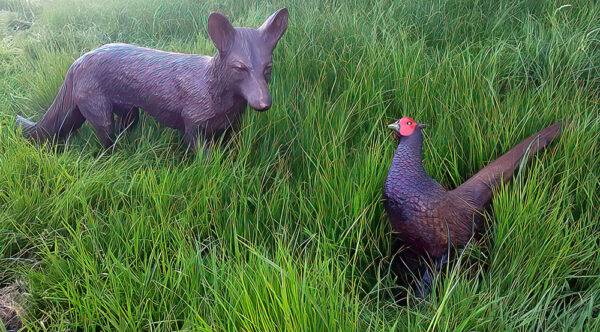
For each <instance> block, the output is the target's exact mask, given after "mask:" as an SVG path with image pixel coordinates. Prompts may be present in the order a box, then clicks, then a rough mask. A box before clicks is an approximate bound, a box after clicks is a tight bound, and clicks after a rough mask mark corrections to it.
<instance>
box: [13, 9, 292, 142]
mask: <svg viewBox="0 0 600 332" xmlns="http://www.w3.org/2000/svg"><path fill="white" fill-rule="evenodd" d="M287 22H288V12H287V10H286V9H285V8H283V9H280V10H279V11H277V12H275V13H274V14H273V15H271V16H270V17H269V18H268V19H267V20H266V22H265V23H264V24H263V25H262V26H261V27H260V28H258V29H251V28H234V27H233V26H232V25H231V23H230V22H229V20H228V19H227V18H226V17H225V16H223V15H222V14H219V13H212V14H211V16H210V17H209V21H208V33H209V36H210V37H211V39H212V41H213V43H214V44H215V46H216V47H217V53H216V54H215V55H214V56H213V57H209V56H202V55H195V54H181V53H172V52H164V51H159V50H154V49H149V48H144V47H138V46H133V45H127V44H108V45H104V46H102V47H100V48H98V49H95V50H93V51H91V52H89V53H86V54H84V55H83V56H81V57H80V58H79V59H77V60H76V61H75V62H74V63H73V64H72V65H71V67H70V68H69V70H68V72H67V75H66V78H65V80H64V82H63V84H62V86H61V87H60V90H59V92H58V95H57V96H56V98H55V100H54V102H53V103H52V105H51V106H50V108H49V109H48V111H47V112H46V114H44V116H43V117H42V119H41V120H40V121H39V122H37V123H34V122H31V121H29V120H26V119H24V118H22V117H19V116H17V125H20V126H21V127H22V129H23V135H24V136H25V137H26V138H29V139H32V140H37V141H44V140H54V139H59V138H62V137H64V136H66V135H68V134H69V133H70V132H72V131H74V130H76V129H78V128H79V127H80V126H81V125H82V124H83V122H84V121H85V120H88V121H89V122H90V123H91V124H92V126H93V127H94V130H95V133H96V136H97V137H98V139H99V140H100V142H101V143H102V144H103V145H104V146H105V147H110V146H111V145H112V144H113V143H114V141H113V140H114V134H115V129H116V130H118V131H123V130H125V129H127V128H129V127H132V126H134V125H135V124H136V123H137V120H138V117H139V109H140V108H141V109H143V110H145V111H146V112H148V113H149V114H150V115H151V116H152V117H154V118H155V119H156V120H158V121H159V122H160V123H162V124H164V125H166V126H169V127H171V128H175V129H179V130H182V131H184V133H185V138H186V140H187V141H188V142H189V143H190V145H191V147H192V148H193V149H195V148H196V145H197V140H198V138H199V137H200V138H204V139H209V138H212V137H214V136H215V135H218V134H220V133H222V132H223V131H224V130H226V129H228V128H230V127H231V126H232V125H234V124H235V123H236V122H237V121H238V120H239V118H240V116H241V114H242V112H243V110H244V109H245V108H246V105H247V104H249V105H250V107H252V108H254V109H256V110H258V111H264V110H267V109H269V107H270V106H271V96H270V94H269V89H268V86H267V84H268V81H269V79H270V75H271V66H272V61H271V58H272V53H273V50H274V48H275V46H276V45H277V42H278V40H279V39H280V38H281V36H282V35H283V33H284V32H285V30H286V28H287ZM115 115H116V116H117V123H116V125H115V120H114V118H115V117H114V116H115ZM115 127H116V128H115Z"/></svg>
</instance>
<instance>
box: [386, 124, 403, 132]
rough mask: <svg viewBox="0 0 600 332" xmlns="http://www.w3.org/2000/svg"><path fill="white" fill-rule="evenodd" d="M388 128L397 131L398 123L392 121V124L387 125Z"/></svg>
mask: <svg viewBox="0 0 600 332" xmlns="http://www.w3.org/2000/svg"><path fill="white" fill-rule="evenodd" d="M388 128H390V129H391V130H394V131H398V130H400V126H399V125H398V123H396V122H394V123H392V124H390V125H388Z"/></svg>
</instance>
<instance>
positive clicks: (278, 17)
mask: <svg viewBox="0 0 600 332" xmlns="http://www.w3.org/2000/svg"><path fill="white" fill-rule="evenodd" d="M288 16H289V14H288V10H287V8H281V9H280V10H278V11H276V12H275V13H273V15H271V16H269V18H268V19H267V20H266V21H265V23H263V25H261V27H260V28H258V30H259V31H261V32H262V34H263V36H264V37H265V40H266V41H267V42H268V43H270V44H271V45H272V46H273V48H275V46H276V45H277V42H278V41H279V38H281V36H283V33H284V32H285V30H286V29H287V27H288Z"/></svg>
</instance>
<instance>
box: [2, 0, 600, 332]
mask: <svg viewBox="0 0 600 332" xmlns="http://www.w3.org/2000/svg"><path fill="white" fill-rule="evenodd" d="M283 6H286V7H288V9H289V11H290V26H289V29H288V31H287V32H286V34H285V35H284V37H283V39H282V40H281V42H280V43H279V44H278V46H277V49H276V51H275V55H274V73H273V78H272V83H271V92H272V95H273V101H274V103H273V107H272V109H271V110H269V111H268V112H266V113H257V112H254V111H252V110H248V111H247V112H246V114H245V116H244V118H243V121H242V124H241V128H240V130H239V131H238V132H237V133H236V134H234V135H233V137H232V138H231V139H230V140H226V141H222V142H221V143H220V144H216V145H214V146H212V147H211V148H210V149H206V150H204V151H201V153H200V154H198V155H192V154H190V153H189V152H187V151H186V149H185V148H186V147H185V144H184V143H182V135H181V134H180V133H178V132H176V131H173V130H171V129H167V128H165V127H163V126H161V125H159V124H157V123H156V122H154V120H152V119H151V118H149V117H143V118H142V121H141V123H140V125H139V127H138V128H136V129H135V130H133V131H131V132H129V133H127V134H126V135H124V136H123V137H121V138H120V139H119V141H118V142H117V147H116V149H115V151H114V152H112V153H105V152H104V151H103V150H102V149H101V148H100V144H99V143H98V142H97V140H96V139H95V137H94V135H93V131H92V130H91V128H90V127H89V126H88V125H85V126H84V127H83V128H82V129H81V130H80V131H79V132H78V133H77V134H76V135H74V136H72V137H70V138H69V139H68V140H67V141H66V142H65V143H63V144H58V145H54V146H52V145H44V146H39V145H32V144H30V143H28V142H26V141H25V140H23V138H22V137H21V136H20V135H18V134H16V133H15V128H14V126H13V121H14V118H15V115H17V114H20V115H26V116H29V117H32V118H34V119H37V118H39V117H40V115H41V114H42V113H43V112H44V111H45V109H46V108H47V107H48V106H49V105H50V103H51V102H52V100H53V98H54V96H55V94H56V92H57V90H58V87H59V86H60V84H61V82H62V80H63V78H64V75H65V73H66V70H67V69H68V67H69V65H70V64H71V63H72V62H73V61H74V59H76V58H77V57H79V56H80V55H81V54H83V53H84V52H86V51H88V50H90V49H93V48H95V47H97V46H100V45H101V44H104V43H108V42H114V41H119V42H128V43H135V44H139V45H144V46H149V47H155V48H161V49H165V50H173V51H179V52H194V53H201V54H212V53H213V52H214V47H213V46H212V44H211V42H210V40H209V38H208V36H207V34H206V28H205V27H206V21H207V18H208V14H209V13H210V12H211V11H221V12H223V13H225V14H227V15H228V16H229V17H230V18H231V20H232V22H233V23H234V25H237V26H253V27H257V26H259V25H260V24H261V23H262V22H263V21H264V19H265V18H266V17H268V15H270V14H271V13H272V12H273V11H274V10H276V9H278V8H280V7H283ZM0 10H6V11H9V12H12V13H14V14H12V15H16V16H17V17H18V18H19V19H22V20H25V21H31V22H33V25H32V28H31V29H30V30H28V31H16V32H14V31H12V32H11V31H8V32H7V33H6V35H3V39H2V40H1V41H0V78H1V79H0V169H1V170H2V172H0V284H8V283H10V282H12V281H13V280H15V279H22V280H25V281H26V282H27V287H28V292H29V293H30V295H29V296H28V303H27V308H28V311H27V313H26V315H25V316H24V317H23V318H24V320H25V322H26V323H27V325H28V328H30V329H32V330H43V329H49V330H76V329H77V330H78V329H81V330H96V329H113V330H253V331H254V330H255V331H273V330H292V331H296V330H315V331H338V330H372V331H380V330H397V331H404V330H453V331H458V330H462V331H472V330H485V331H493V330H561V329H562V330H564V329H566V330H597V329H600V324H599V322H600V320H599V319H598V315H599V313H600V298H599V296H600V281H599V280H600V279H599V278H598V275H599V273H600V255H599V254H598V252H599V251H600V250H599V249H600V248H599V246H600V226H599V225H598V222H599V220H598V217H597V211H598V208H600V199H599V196H598V192H599V191H600V161H599V160H600V143H599V140H600V120H599V119H598V115H599V106H598V101H599V100H598V98H599V97H600V73H599V66H600V5H598V4H597V3H596V2H593V1H572V2H564V1H483V0H481V1H478V0H469V1H434V0H428V1H418V0H404V1H386V0H371V1H349V0H348V1H342V0H339V1H333V0H331V1H316V0H308V1H301V2H300V1H283V2H282V1H259V0H246V1H242V0H227V1H203V2H199V1H188V0H175V1H166V0H131V1H127V2H122V1H116V0H107V1H102V2H90V1H81V0H42V1H17V0H6V1H0ZM401 116H411V117H413V118H414V119H415V120H417V121H420V122H424V123H426V124H427V125H428V127H427V130H426V133H427V134H426V144H425V149H424V164H425V168H426V169H427V171H428V172H429V173H430V174H431V175H432V176H433V177H434V178H436V179H437V180H439V181H440V182H441V183H442V184H443V185H445V186H447V187H449V188H450V187H454V186H456V185H458V184H460V183H461V182H462V181H464V180H465V179H467V178H468V177H469V176H470V175H472V174H473V173H474V172H476V171H477V170H479V169H480V168H481V167H483V166H484V165H486V163H488V162H489V161H491V160H493V159H494V158H496V157H498V156H499V155H501V154H502V153H504V152H505V151H507V150H508V149H509V148H510V147H512V146H513V145H514V144H516V143H518V142H519V141H520V140H521V139H523V138H525V137H527V136H528V135H530V134H532V133H534V132H536V131H538V130H540V129H542V128H543V127H545V126H547V125H549V124H551V123H554V122H556V121H564V123H565V125H566V128H565V131H564V134H563V136H562V137H561V138H560V139H559V140H558V141H557V142H556V143H555V144H553V145H551V146H550V147H549V148H548V149H547V150H546V151H544V152H543V153H541V154H540V155H539V157H536V158H535V159H534V160H533V161H532V162H530V163H529V164H527V165H524V167H523V169H522V170H521V171H520V172H519V173H518V175H517V176H516V178H515V179H514V181H512V182H511V183H509V184H507V185H506V186H504V187H502V188H501V189H500V190H499V192H498V194H497V196H496V198H495V199H494V202H493V207H492V211H491V212H492V213H491V214H490V218H489V220H488V222H487V227H486V233H485V236H484V239H483V241H482V242H481V243H477V244H473V245H470V246H469V247H468V248H467V249H466V250H465V251H464V252H463V253H462V254H461V255H459V257H458V258H457V259H456V260H454V261H453V262H452V264H450V265H449V266H448V267H447V270H446V271H445V273H444V274H443V276H442V277H441V278H438V279H437V280H436V283H435V289H434V291H433V294H432V296H431V297H430V298H428V299H427V300H425V301H420V300H417V299H416V298H414V296H413V295H412V294H410V292H408V295H407V290H406V289H404V288H403V287H402V286H401V285H398V284H397V283H396V280H395V276H394V274H392V273H390V260H391V257H392V256H393V255H394V254H395V253H394V252H393V251H392V246H391V241H392V238H391V230H390V227H389V226H388V224H387V217H386V216H385V214H384V212H383V208H382V204H381V201H380V200H381V196H380V190H381V186H382V184H383V181H384V179H385V176H386V174H387V169H388V167H389V163H390V160H391V157H392V154H393V150H394V148H395V146H394V142H393V141H392V140H391V138H390V136H389V133H388V132H387V129H386V124H388V123H389V122H391V121H393V120H395V119H397V118H399V117H401ZM405 296H408V300H407V301H406V303H400V302H396V299H398V298H402V297H405Z"/></svg>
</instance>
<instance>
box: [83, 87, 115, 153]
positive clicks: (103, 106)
mask: <svg viewBox="0 0 600 332" xmlns="http://www.w3.org/2000/svg"><path fill="white" fill-rule="evenodd" d="M77 106H78V107H79V110H80V111H81V114H82V115H83V117H85V119H86V120H88V121H89V122H90V123H91V124H92V126H93V127H94V131H95V132H96V137H98V140H99V141H100V143H101V144H102V146H104V148H110V147H111V146H112V145H113V144H114V136H115V127H114V123H115V119H114V114H113V107H112V104H111V102H110V101H109V100H108V99H107V98H106V97H104V96H101V95H95V96H93V97H91V98H86V99H84V100H80V101H78V103H77Z"/></svg>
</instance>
